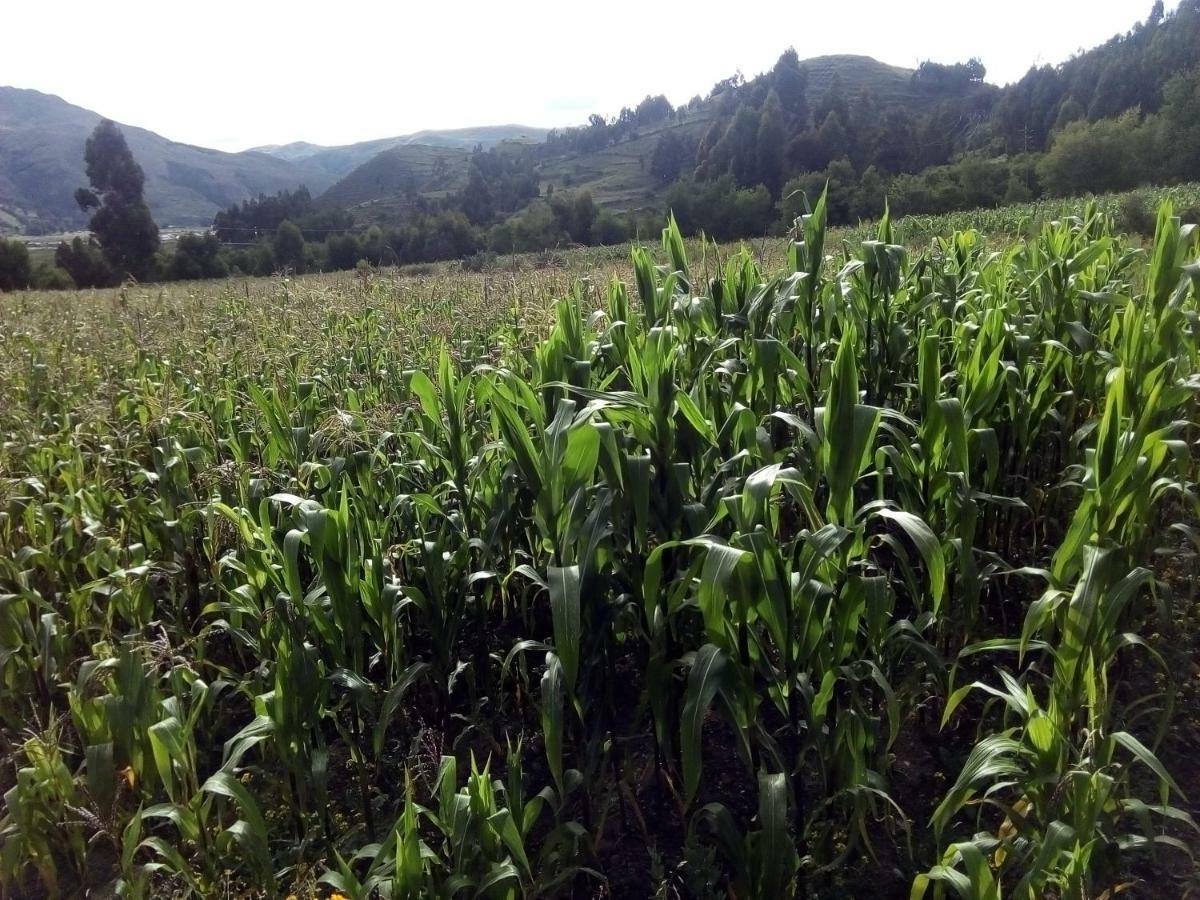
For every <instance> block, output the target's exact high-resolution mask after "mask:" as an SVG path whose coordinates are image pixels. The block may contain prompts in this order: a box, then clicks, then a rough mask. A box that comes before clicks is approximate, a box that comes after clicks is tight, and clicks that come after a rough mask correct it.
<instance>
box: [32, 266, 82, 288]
mask: <svg viewBox="0 0 1200 900" xmlns="http://www.w3.org/2000/svg"><path fill="white" fill-rule="evenodd" d="M29 286H30V287H33V288H36V289H37V290H39V291H70V290H74V288H75V282H74V281H72V280H71V276H70V275H68V274H67V273H66V272H65V271H63V270H62V269H60V268H59V267H58V266H54V265H50V264H49V263H42V264H41V265H39V266H38V267H37V268H35V269H34V270H33V280H32V281H31V282H30V285H29Z"/></svg>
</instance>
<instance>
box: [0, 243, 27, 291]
mask: <svg viewBox="0 0 1200 900" xmlns="http://www.w3.org/2000/svg"><path fill="white" fill-rule="evenodd" d="M32 277H33V270H32V268H31V267H30V265H29V249H28V248H27V247H26V246H25V244H24V243H23V242H21V241H6V240H5V239H4V238H0V291H19V290H23V289H25V288H27V287H29V281H30V279H31V278H32Z"/></svg>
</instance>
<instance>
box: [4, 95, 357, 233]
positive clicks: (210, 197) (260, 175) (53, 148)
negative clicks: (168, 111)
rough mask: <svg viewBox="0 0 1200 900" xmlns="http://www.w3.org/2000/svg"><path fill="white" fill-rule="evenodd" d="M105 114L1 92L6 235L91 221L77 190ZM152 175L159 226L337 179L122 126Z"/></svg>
mask: <svg viewBox="0 0 1200 900" xmlns="http://www.w3.org/2000/svg"><path fill="white" fill-rule="evenodd" d="M100 118H101V117H100V115H99V113H95V112H92V111H91V110H88V109H83V108H82V107H79V106H74V105H73V104H70V103H68V102H66V101H65V100H63V99H61V98H59V97H55V96H52V95H50V94H43V93H41V92H39V91H33V90H24V89H20V88H11V87H0V230H9V231H12V230H29V231H42V232H45V231H54V230H60V229H63V228H77V227H80V226H81V225H83V224H84V223H85V222H86V221H87V218H86V216H84V215H83V214H82V213H81V212H80V211H79V207H78V206H77V205H76V203H75V199H74V192H75V189H76V188H78V187H82V186H84V185H86V184H87V177H86V175H85V174H84V167H83V146H84V143H85V142H86V141H87V138H88V135H90V134H91V132H92V129H94V128H95V127H96V123H98V122H99V121H100ZM121 130H122V131H123V132H124V133H125V139H126V140H127V141H128V143H129V148H130V150H132V151H133V155H134V158H135V159H137V161H138V163H140V164H141V166H142V169H143V170H144V171H145V173H146V200H147V202H148V203H149V204H150V209H151V211H152V212H153V214H154V217H155V219H156V220H157V221H158V222H159V224H160V225H207V224H209V223H210V222H211V221H212V217H213V214H214V213H215V212H216V211H217V210H218V209H220V208H222V207H224V206H228V205H229V204H231V203H235V202H238V201H240V200H242V199H244V198H245V197H248V196H254V195H257V194H259V193H274V192H275V191H279V190H282V189H284V188H295V187H297V186H299V185H300V184H306V185H308V187H309V189H310V190H313V191H319V190H322V189H323V188H325V187H326V186H328V185H329V184H330V183H331V182H332V181H333V180H334V178H333V177H330V176H329V175H327V174H325V173H324V172H323V171H322V170H321V169H320V168H319V167H314V166H310V165H308V164H306V163H304V162H303V161H297V162H293V161H288V160H284V159H279V158H276V157H274V156H271V155H269V154H266V153H256V152H244V153H223V152H221V151H219V150H208V149H205V148H203V147H194V146H191V145H189V144H180V143H177V142H175V141H171V140H168V139H167V138H164V137H162V136H160V135H157V134H155V133H154V132H152V131H147V130H146V129H144V128H135V127H133V126H129V125H122V126H121Z"/></svg>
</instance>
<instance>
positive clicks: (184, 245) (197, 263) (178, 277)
mask: <svg viewBox="0 0 1200 900" xmlns="http://www.w3.org/2000/svg"><path fill="white" fill-rule="evenodd" d="M220 252H221V242H220V241H219V240H217V236H216V235H215V234H211V233H210V234H185V235H181V236H180V238H179V240H178V241H177V242H176V243H175V255H174V256H172V257H171V262H170V265H168V267H167V277H168V278H170V279H171V280H172V281H195V280H197V279H200V278H224V277H225V276H226V275H228V274H229V269H228V268H227V267H226V265H225V262H224V261H223V260H222V259H221V257H220Z"/></svg>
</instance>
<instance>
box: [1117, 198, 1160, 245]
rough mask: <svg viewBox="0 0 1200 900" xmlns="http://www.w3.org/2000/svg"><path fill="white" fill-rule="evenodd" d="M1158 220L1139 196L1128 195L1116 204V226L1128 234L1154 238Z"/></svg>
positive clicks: (1144, 199)
mask: <svg viewBox="0 0 1200 900" xmlns="http://www.w3.org/2000/svg"><path fill="white" fill-rule="evenodd" d="M1157 221H1158V218H1157V216H1156V215H1155V214H1154V212H1153V211H1152V210H1151V209H1150V207H1149V205H1148V204H1147V203H1146V198H1145V197H1144V196H1142V195H1141V194H1129V195H1128V196H1125V197H1122V198H1121V200H1120V202H1119V203H1118V204H1117V213H1116V225H1117V228H1119V229H1120V230H1121V231H1124V232H1126V233H1128V234H1140V235H1142V236H1143V237H1154V228H1155V225H1156V224H1157Z"/></svg>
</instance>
